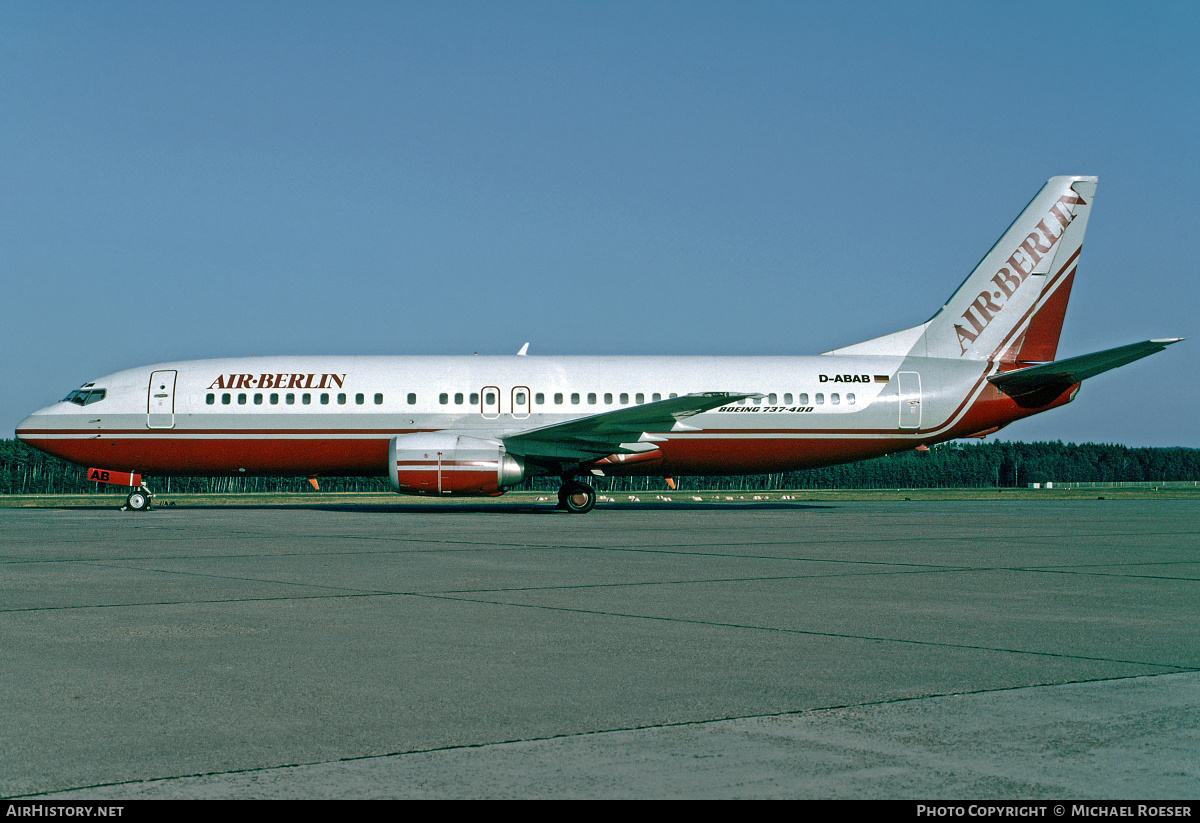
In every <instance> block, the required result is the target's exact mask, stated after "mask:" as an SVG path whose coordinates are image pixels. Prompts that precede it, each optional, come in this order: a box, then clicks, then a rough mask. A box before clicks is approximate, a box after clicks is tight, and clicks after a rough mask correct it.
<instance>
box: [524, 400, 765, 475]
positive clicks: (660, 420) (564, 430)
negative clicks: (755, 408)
mask: <svg viewBox="0 0 1200 823" xmlns="http://www.w3.org/2000/svg"><path fill="white" fill-rule="evenodd" d="M758 396H759V395H757V394H731V393H728V392H706V393H704V394H687V395H684V396H683V397H671V398H668V399H666V400H659V401H657V402H654V403H644V404H642V405H640V406H629V407H627V408H624V409H617V410H615V411H610V412H602V413H601V414H593V415H589V416H587V417H579V418H576V419H575V420H568V421H566V422H565V423H555V424H554V425H551V426H543V427H541V428H537V429H530V430H528V431H523V432H517V433H515V434H509V435H506V436H505V437H504V438H503V439H504V447H505V448H506V449H507V450H508V451H509V452H511V453H513V454H521V455H526V456H531V457H546V458H551V459H556V460H561V459H564V458H565V459H572V460H587V459H591V458H595V457H605V456H607V455H610V454H617V453H622V452H624V453H637V452H641V451H650V450H652V449H654V448H655V446H654V445H653V442H654V440H655V438H654V437H653V435H654V434H655V433H665V432H669V431H671V430H672V429H676V428H678V427H681V426H684V424H683V422H682V421H684V420H686V419H687V418H689V417H692V416H693V415H697V414H700V413H702V412H706V411H708V410H710V409H715V408H717V407H719V406H727V405H729V404H730V403H736V402H738V401H739V400H743V399H745V398H747V397H758ZM644 435H645V436H646V437H645V438H643V436H644Z"/></svg>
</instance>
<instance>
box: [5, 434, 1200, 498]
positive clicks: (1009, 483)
mask: <svg viewBox="0 0 1200 823" xmlns="http://www.w3.org/2000/svg"><path fill="white" fill-rule="evenodd" d="M144 480H145V482H146V484H147V485H148V486H149V487H150V488H151V489H152V490H153V491H154V492H156V493H158V494H167V493H171V492H174V493H177V494H179V493H192V492H217V493H232V494H236V493H242V492H311V491H312V488H311V486H309V484H308V481H307V480H306V479H305V478H303V477H246V476H235V477H154V476H146V477H145V478H144ZM1171 480H1192V481H1195V480H1200V449H1188V448H1180V447H1177V448H1131V447H1129V446H1122V445H1118V444H1109V443H1078V444H1076V443H1065V444H1064V443H1063V442H1061V441H1057V442H1053V443H1019V442H1004V441H995V442H990V443H961V442H952V443H943V444H941V445H939V446H934V447H932V448H930V449H929V450H928V451H909V452H901V453H898V454H892V455H887V456H885V457H877V458H875V459H873V460H864V461H862V462H859V463H849V464H846V465H841V466H827V467H825V468H820V469H807V470H804V471H796V472H776V473H774V474H762V475H748V476H732V477H676V478H675V482H676V485H677V486H678V487H679V488H681V489H696V490H711V491H718V490H733V489H738V490H755V491H758V490H771V489H888V488H906V489H907V488H1013V487H1020V488H1023V487H1025V486H1027V485H1028V484H1030V483H1046V482H1048V481H1050V482H1054V483H1069V482H1074V483H1079V482H1129V481H1150V482H1161V481H1171ZM319 482H320V485H321V490H322V491H332V492H342V491H361V492H387V491H390V490H391V487H390V486H389V485H388V482H387V480H386V478H383V477H322V478H320V481H319ZM558 482H559V481H558V479H557V478H554V477H539V478H533V479H531V480H526V481H525V483H524V484H523V485H522V486H520V487H518V488H525V489H528V490H546V491H551V490H554V489H557V488H558ZM591 482H592V483H593V485H594V486H595V487H596V489H597V490H598V491H616V492H621V491H647V490H653V489H662V488H664V485H663V479H662V478H661V477H594V478H591ZM105 491H108V492H111V491H113V488H112V487H108V486H105V485H102V484H99V483H93V482H90V481H88V479H87V476H86V472H85V471H84V469H82V468H80V467H78V466H76V465H74V464H72V463H67V462H66V461H64V460H60V459H59V458H57V457H51V456H50V455H48V454H43V453H42V452H39V451H37V450H36V449H33V448H31V447H29V446H27V445H26V444H24V443H22V442H21V441H19V440H15V439H14V440H0V494H89V493H95V492H105Z"/></svg>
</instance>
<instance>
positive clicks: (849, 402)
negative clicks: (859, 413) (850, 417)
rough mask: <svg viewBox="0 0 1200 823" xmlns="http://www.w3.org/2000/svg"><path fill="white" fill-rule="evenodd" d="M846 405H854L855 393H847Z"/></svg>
mask: <svg viewBox="0 0 1200 823" xmlns="http://www.w3.org/2000/svg"><path fill="white" fill-rule="evenodd" d="M846 405H848V406H853V405H854V395H853V394H848V395H846Z"/></svg>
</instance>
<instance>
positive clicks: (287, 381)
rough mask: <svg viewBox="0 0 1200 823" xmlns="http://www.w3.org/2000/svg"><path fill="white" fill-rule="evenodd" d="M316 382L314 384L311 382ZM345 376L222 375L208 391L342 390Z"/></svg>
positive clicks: (210, 385) (211, 384) (285, 374)
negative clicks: (335, 388)
mask: <svg viewBox="0 0 1200 823" xmlns="http://www.w3.org/2000/svg"><path fill="white" fill-rule="evenodd" d="M314 380H315V381H317V382H316V383H315V384H314V382H313V381H314ZM345 380H346V375H345V374H287V373H284V374H260V375H258V376H257V377H255V376H254V375H253V374H222V375H221V376H220V377H218V378H217V379H216V380H214V381H213V382H212V383H210V384H209V386H208V387H209V388H210V389H332V388H334V387H335V386H336V387H337V388H339V389H340V388H343V386H344V384H345Z"/></svg>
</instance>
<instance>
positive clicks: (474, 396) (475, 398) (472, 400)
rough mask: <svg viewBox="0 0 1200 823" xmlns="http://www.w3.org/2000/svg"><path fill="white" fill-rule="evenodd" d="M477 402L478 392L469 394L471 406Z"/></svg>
mask: <svg viewBox="0 0 1200 823" xmlns="http://www.w3.org/2000/svg"><path fill="white" fill-rule="evenodd" d="M478 402H479V392H477V391H473V392H471V405H472V406H474V405H475V404H477V403H478Z"/></svg>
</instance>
